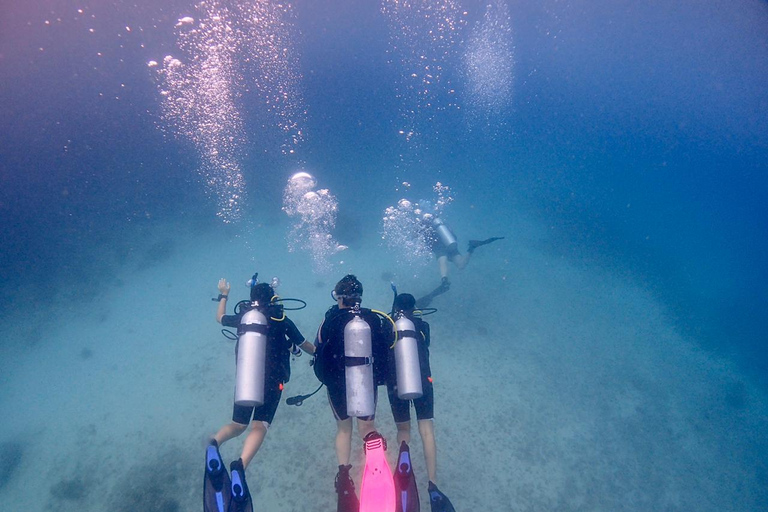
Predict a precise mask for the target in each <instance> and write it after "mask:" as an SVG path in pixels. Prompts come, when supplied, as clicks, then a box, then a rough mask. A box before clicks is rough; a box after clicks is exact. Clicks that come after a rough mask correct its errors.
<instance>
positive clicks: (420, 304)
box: [416, 295, 432, 309]
mask: <svg viewBox="0 0 768 512" xmlns="http://www.w3.org/2000/svg"><path fill="white" fill-rule="evenodd" d="M430 304H432V297H431V296H430V295H425V296H424V297H422V298H420V299H416V309H424V308H427V307H429V305H430Z"/></svg>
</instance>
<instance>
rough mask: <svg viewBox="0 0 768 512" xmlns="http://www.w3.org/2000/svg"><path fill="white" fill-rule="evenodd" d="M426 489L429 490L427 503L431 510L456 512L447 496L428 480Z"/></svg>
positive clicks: (435, 511) (433, 511)
mask: <svg viewBox="0 0 768 512" xmlns="http://www.w3.org/2000/svg"><path fill="white" fill-rule="evenodd" d="M427 491H428V492H429V504H430V505H431V506H432V512H456V509H455V508H453V504H451V500H449V499H448V496H446V495H445V494H443V493H442V492H440V489H438V488H437V486H436V485H435V484H434V483H432V482H429V487H428V488H427Z"/></svg>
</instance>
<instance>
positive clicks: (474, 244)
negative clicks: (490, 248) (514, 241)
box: [467, 236, 504, 253]
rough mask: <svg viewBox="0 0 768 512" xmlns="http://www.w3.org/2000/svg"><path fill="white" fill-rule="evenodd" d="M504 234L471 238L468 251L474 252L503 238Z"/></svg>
mask: <svg viewBox="0 0 768 512" xmlns="http://www.w3.org/2000/svg"><path fill="white" fill-rule="evenodd" d="M503 239H504V237H503V236H494V237H491V238H486V239H485V240H470V241H469V244H467V252H470V253H471V252H472V251H474V250H475V249H477V248H478V247H480V246H483V245H488V244H490V243H491V242H495V241H496V240H503Z"/></svg>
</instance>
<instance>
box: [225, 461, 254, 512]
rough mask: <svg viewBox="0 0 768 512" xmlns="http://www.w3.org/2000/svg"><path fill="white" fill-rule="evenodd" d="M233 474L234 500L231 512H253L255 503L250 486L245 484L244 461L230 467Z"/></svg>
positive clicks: (230, 505)
mask: <svg viewBox="0 0 768 512" xmlns="http://www.w3.org/2000/svg"><path fill="white" fill-rule="evenodd" d="M229 471H230V473H231V474H232V486H231V489H232V500H231V501H230V502H229V512H253V502H251V493H250V491H249V490H248V484H247V483H246V482H245V468H244V467H243V460H242V459H237V460H236V461H233V462H232V464H230V466H229Z"/></svg>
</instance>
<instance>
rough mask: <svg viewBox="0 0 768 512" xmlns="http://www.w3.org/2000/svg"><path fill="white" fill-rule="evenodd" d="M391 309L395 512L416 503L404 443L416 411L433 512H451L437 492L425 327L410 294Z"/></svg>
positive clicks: (413, 509)
mask: <svg viewBox="0 0 768 512" xmlns="http://www.w3.org/2000/svg"><path fill="white" fill-rule="evenodd" d="M393 291H395V293H396V296H395V299H394V301H393V303H392V314H391V316H392V318H393V320H394V321H395V326H396V329H397V335H396V337H395V345H394V350H390V357H389V376H388V379H387V392H388V394H389V403H390V407H391V409H392V417H393V418H394V420H395V425H396V426H397V442H398V444H399V445H400V455H399V458H398V463H397V466H396V468H395V484H396V487H397V491H398V493H397V495H398V496H401V499H400V503H398V505H401V504H402V502H404V501H406V502H407V503H408V505H402V507H401V509H398V512H417V511H418V510H419V508H418V507H419V505H418V502H419V497H418V491H417V488H416V480H415V478H414V476H413V469H412V467H411V460H410V452H409V449H408V443H409V442H410V440H411V411H410V406H411V402H413V407H414V409H415V410H416V419H417V421H418V427H419V434H420V436H421V443H422V445H423V448H424V459H425V462H426V465H427V476H428V477H429V484H428V487H427V491H428V492H429V495H430V503H431V505H432V512H454V508H453V505H452V504H451V502H450V500H448V498H447V497H446V496H445V495H444V494H443V493H442V492H440V490H439V489H438V488H437V485H436V483H435V482H437V448H436V444H435V425H434V392H433V387H432V371H431V369H430V367H429V343H430V336H429V324H428V323H427V322H425V321H424V320H422V318H421V315H420V314H419V313H418V312H415V311H414V310H415V307H416V299H415V298H414V297H413V295H411V294H410V293H400V294H397V292H396V289H395V288H394V285H393Z"/></svg>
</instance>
